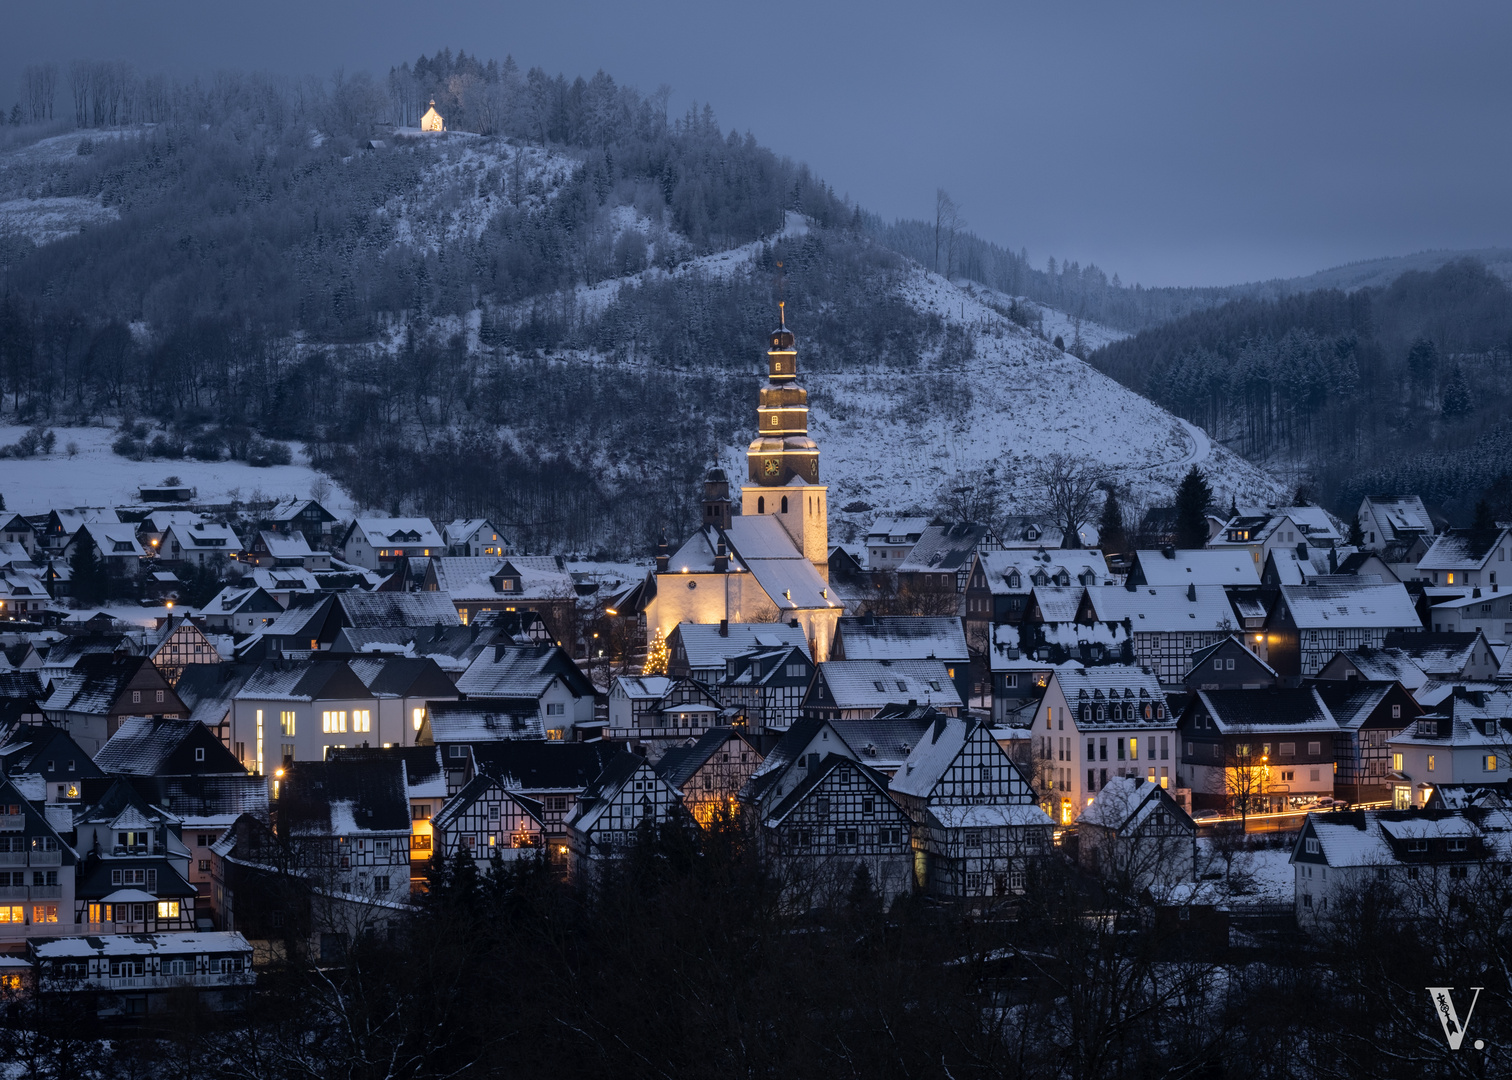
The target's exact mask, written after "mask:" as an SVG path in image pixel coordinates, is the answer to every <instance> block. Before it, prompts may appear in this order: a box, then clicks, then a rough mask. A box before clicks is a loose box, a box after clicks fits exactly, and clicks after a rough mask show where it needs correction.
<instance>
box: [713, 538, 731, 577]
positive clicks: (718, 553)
mask: <svg viewBox="0 0 1512 1080" xmlns="http://www.w3.org/2000/svg"><path fill="white" fill-rule="evenodd" d="M729 570H730V549H729V548H727V547H725V542H724V537H723V536H721V537H720V538H719V546H718V547H716V548H715V549H714V572H715V573H716V574H725V573H728V572H729Z"/></svg>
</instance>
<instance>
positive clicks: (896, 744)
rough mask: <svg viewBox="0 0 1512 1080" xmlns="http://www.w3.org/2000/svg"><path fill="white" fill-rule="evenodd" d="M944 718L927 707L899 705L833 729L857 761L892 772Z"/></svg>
mask: <svg viewBox="0 0 1512 1080" xmlns="http://www.w3.org/2000/svg"><path fill="white" fill-rule="evenodd" d="M940 716H941V713H939V712H938V711H937V710H935V709H932V708H929V707H927V706H919V707H917V708H909V707H907V706H895V707H884V708H883V709H881V710H880V711H879V712H878V713H877V715H876V716H873V717H870V718H868V719H864V720H831V721H829V726H830V730H831V731H833V732H834V733H835V734H836V735H838V736H840V741H841V742H843V743H844V744H845V745H846V747H847V748H848V749H849V750H850V752H851V753H852V754H854V755H855V758H856V760H857V761H861V762H865V763H866V764H867V765H870V766H871V767H872V768H874V769H883V770H887V771H891V770H893V769H897V768H901V767H902V765H903V763H904V762H905V761H907V760H908V755H909V754H911V753H913V751H914V749H915V748H916V747H917V746H918V745H919V743H921V742H923V741H924V740H925V739H926V738H928V735H929V731H930V730H931V729H932V728H933V727H934V725H935V722H936V721H937V720H938V719H939V718H940Z"/></svg>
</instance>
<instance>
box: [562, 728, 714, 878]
mask: <svg viewBox="0 0 1512 1080" xmlns="http://www.w3.org/2000/svg"><path fill="white" fill-rule="evenodd" d="M689 822H691V818H690V817H689V815H688V814H687V811H686V810H684V809H683V806H682V797H681V796H680V795H679V794H678V793H677V792H676V791H675V790H674V789H673V788H672V786H671V785H670V784H668V783H667V782H666V781H665V780H663V779H662V778H661V777H660V776H658V775H657V774H656V770H655V769H653V768H652V767H651V763H650V762H648V761H647V760H646V759H645V758H643V757H641V756H640V755H638V754H631V753H629V752H624V753H621V754H619V755H618V756H617V757H615V758H614V759H613V760H612V761H610V762H609V764H608V765H607V766H606V767H605V768H604V771H603V773H602V775H600V776H599V778H598V779H597V780H595V781H594V782H593V783H592V784H590V785H589V786H588V788H587V789H586V790H585V791H584V792H583V793H582V794H581V795H579V796H578V799H577V805H576V806H575V807H573V810H572V813H571V815H569V816H568V818H567V822H566V828H567V848H568V852H569V856H570V859H571V874H572V876H573V877H574V878H576V879H578V880H582V881H592V880H594V879H595V877H596V876H597V874H598V872H599V868H600V867H601V866H602V864H603V863H605V862H606V861H607V860H611V859H619V858H623V857H624V855H625V854H626V853H627V852H628V851H629V850H630V849H631V848H632V847H633V846H634V845H635V843H636V842H637V839H638V837H640V836H642V835H644V831H645V830H651V829H656V828H659V827H661V826H662V825H666V824H669V823H671V824H686V823H689Z"/></svg>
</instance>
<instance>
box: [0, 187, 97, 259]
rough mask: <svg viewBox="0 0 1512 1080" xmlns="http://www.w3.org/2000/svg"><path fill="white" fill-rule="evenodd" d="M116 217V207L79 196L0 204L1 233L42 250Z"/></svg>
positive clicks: (11, 200) (23, 200)
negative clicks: (45, 246)
mask: <svg viewBox="0 0 1512 1080" xmlns="http://www.w3.org/2000/svg"><path fill="white" fill-rule="evenodd" d="M118 217H120V213H119V212H118V211H117V210H116V208H115V207H113V206H101V205H100V201H99V200H98V199H86V198H85V197H84V196H82V195H66V196H61V197H54V198H42V199H7V200H5V201H4V202H0V233H10V234H12V235H20V236H24V237H26V238H27V239H28V240H30V241H31V242H32V243H34V244H36V245H37V246H38V247H41V246H42V245H43V244H51V243H52V242H53V241H55V240H62V239H63V238H64V237H66V236H73V235H74V234H75V233H77V232H78V231H79V230H80V229H85V228H88V227H90V226H91V225H101V224H104V223H105V222H107V221H114V220H115V219H116V218H118Z"/></svg>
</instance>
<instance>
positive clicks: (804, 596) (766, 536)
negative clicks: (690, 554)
mask: <svg viewBox="0 0 1512 1080" xmlns="http://www.w3.org/2000/svg"><path fill="white" fill-rule="evenodd" d="M725 536H726V537H727V538H728V539H729V542H730V548H731V550H732V552H733V553H734V554H735V555H736V557H737V558H738V559H739V560H740V561H741V562H742V563H743V564H744V565H745V567H746V569H747V570H749V571H750V572H751V575H752V576H753V577H755V579H756V583H757V584H758V585H760V586H761V589H762V591H763V592H765V593H766V594H767V596H768V597H769V598H770V599H771V601H772V603H774V604H776V605H777V610H778V611H779V612H793V611H800V610H809V609H813V608H840V607H843V605H842V604H841V603H840V601H839V599H838V598H837V597H833V596H830V595H829V586H828V585H827V584H825V581H824V579H823V578H822V577H820V576H819V571H818V570H817V569H816V568H815V567H814V564H813V563H811V562H809V561H808V560H807V559H805V558H804V557H803V553H802V552H801V551H799V550H798V548H797V546H796V545H794V543H793V541H792V538H791V537H790V536H788V532H787V529H785V528H783V526H782V523H781V522H780V521H778V520H777V519H776V518H775V517H773V516H772V515H770V514H751V515H742V516H740V517H737V518H735V519H734V520H733V521H731V522H730V527H729V528H728V529H726V530H725ZM783 617H784V618H786V617H787V616H786V615H784V616H783Z"/></svg>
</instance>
